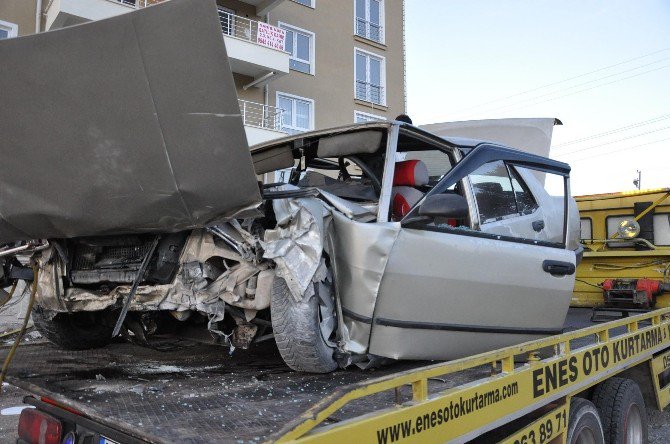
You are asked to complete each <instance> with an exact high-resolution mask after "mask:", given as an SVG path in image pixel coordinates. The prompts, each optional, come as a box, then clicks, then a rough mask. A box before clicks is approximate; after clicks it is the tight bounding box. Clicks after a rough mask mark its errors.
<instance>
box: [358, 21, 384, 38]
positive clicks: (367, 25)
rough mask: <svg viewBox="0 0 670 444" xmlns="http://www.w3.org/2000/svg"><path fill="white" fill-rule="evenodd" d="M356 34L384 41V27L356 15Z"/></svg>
mask: <svg viewBox="0 0 670 444" xmlns="http://www.w3.org/2000/svg"><path fill="white" fill-rule="evenodd" d="M356 35H359V36H361V37H364V38H366V39H369V40H373V41H375V42H378V43H382V42H383V41H384V27H383V26H381V25H378V24H376V23H372V22H369V21H367V20H365V19H362V18H358V17H357V18H356Z"/></svg>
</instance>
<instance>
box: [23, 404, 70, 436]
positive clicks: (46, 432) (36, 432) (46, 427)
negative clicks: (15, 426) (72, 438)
mask: <svg viewBox="0 0 670 444" xmlns="http://www.w3.org/2000/svg"><path fill="white" fill-rule="evenodd" d="M62 433H63V424H61V422H60V421H59V420H57V419H56V418H54V417H53V416H51V415H47V414H46V413H44V412H40V411H39V410H37V409H23V411H22V412H21V416H20V417H19V438H20V439H22V440H23V441H25V442H27V443H29V444H38V443H39V444H60V442H61V441H60V439H61V435H62Z"/></svg>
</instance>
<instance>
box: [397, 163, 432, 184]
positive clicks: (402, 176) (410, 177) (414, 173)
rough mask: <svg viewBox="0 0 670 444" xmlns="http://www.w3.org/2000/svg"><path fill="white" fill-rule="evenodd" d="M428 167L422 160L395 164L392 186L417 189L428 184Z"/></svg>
mask: <svg viewBox="0 0 670 444" xmlns="http://www.w3.org/2000/svg"><path fill="white" fill-rule="evenodd" d="M428 178H429V176H428V167H427V166H426V164H425V163H424V162H423V161H422V160H416V159H412V160H403V161H402V162H396V164H395V174H394V175H393V186H408V187H418V186H422V185H427V184H428Z"/></svg>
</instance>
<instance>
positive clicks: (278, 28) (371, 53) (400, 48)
mask: <svg viewBox="0 0 670 444" xmlns="http://www.w3.org/2000/svg"><path fill="white" fill-rule="evenodd" d="M160 1H169V0H2V2H0V39H1V38H11V37H16V36H22V35H27V34H32V33H35V32H43V31H48V30H52V29H57V28H62V27H66V26H71V25H74V24H78V23H83V22H86V21H90V20H100V19H104V18H107V17H111V16H114V15H118V14H123V13H126V12H129V11H132V10H134V9H137V8H144V7H147V6H151V5H152V4H154V3H159V2H160ZM217 5H218V14H219V19H220V22H221V31H222V34H223V38H224V41H225V44H226V50H227V52H228V57H229V60H230V65H231V69H232V71H233V76H234V78H235V84H236V88H237V93H238V99H239V101H240V111H241V112H242V114H243V117H244V122H245V129H246V131H247V138H248V140H249V143H250V144H254V143H259V142H262V141H265V140H270V139H273V138H277V137H281V136H283V135H286V134H293V133H297V132H301V131H307V130H312V129H319V128H326V127H331V126H337V125H345V124H348V123H352V122H362V121H368V120H374V119H393V118H394V117H395V116H397V115H398V114H401V113H404V112H405V108H406V106H405V105H406V97H405V94H406V93H405V55H404V0H245V1H242V0H217Z"/></svg>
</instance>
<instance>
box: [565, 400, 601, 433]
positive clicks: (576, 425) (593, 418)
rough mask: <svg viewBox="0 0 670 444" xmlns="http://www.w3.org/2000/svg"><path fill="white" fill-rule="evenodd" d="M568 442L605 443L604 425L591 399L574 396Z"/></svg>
mask: <svg viewBox="0 0 670 444" xmlns="http://www.w3.org/2000/svg"><path fill="white" fill-rule="evenodd" d="M567 442H568V444H605V438H604V436H603V425H602V423H601V422H600V416H599V415H598V410H597V409H596V407H595V406H594V405H593V403H592V402H591V401H588V400H586V399H584V398H572V401H570V419H569V420H568V440H567Z"/></svg>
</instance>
